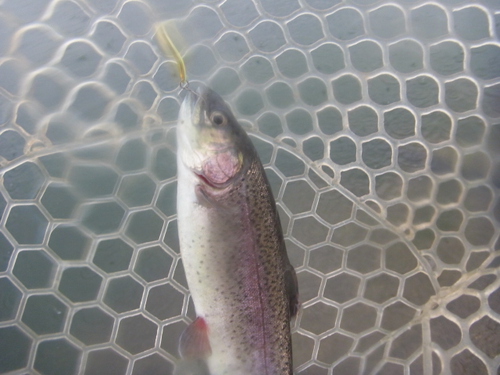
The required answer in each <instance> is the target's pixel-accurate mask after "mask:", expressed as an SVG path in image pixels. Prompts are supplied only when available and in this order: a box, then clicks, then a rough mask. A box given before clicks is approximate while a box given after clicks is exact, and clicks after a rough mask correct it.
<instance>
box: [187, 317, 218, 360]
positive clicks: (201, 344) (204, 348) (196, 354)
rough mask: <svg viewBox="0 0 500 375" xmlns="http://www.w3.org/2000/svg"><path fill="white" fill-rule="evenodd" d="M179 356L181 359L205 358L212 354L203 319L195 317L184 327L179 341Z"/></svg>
mask: <svg viewBox="0 0 500 375" xmlns="http://www.w3.org/2000/svg"><path fill="white" fill-rule="evenodd" d="M179 354H180V355H181V357H182V358H206V357H208V356H209V355H210V354H212V349H211V348H210V341H209V340H208V326H207V322H206V321H205V319H203V318H201V317H197V318H196V319H195V320H194V321H193V322H192V323H191V324H190V325H188V326H187V327H186V329H185V330H184V332H183V333H182V335H181V338H180V340H179Z"/></svg>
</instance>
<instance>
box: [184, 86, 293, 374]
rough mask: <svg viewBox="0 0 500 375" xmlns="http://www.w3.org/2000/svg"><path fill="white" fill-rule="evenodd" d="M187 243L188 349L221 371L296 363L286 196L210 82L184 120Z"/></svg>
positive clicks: (187, 102)
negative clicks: (274, 188)
mask: <svg viewBox="0 0 500 375" xmlns="http://www.w3.org/2000/svg"><path fill="white" fill-rule="evenodd" d="M177 170H178V182H177V183H178V187H177V191H178V193H177V215H178V216H177V220H178V231H179V244H180V251H181V257H182V262H183V265H184V270H185V274H186V279H187V283H188V287H189V291H190V293H191V298H192V300H193V304H194V308H195V311H196V319H195V320H194V321H193V322H192V323H191V324H190V325H189V326H188V327H187V328H186V329H185V331H184V332H183V333H182V335H181V337H180V340H179V352H180V354H181V357H182V358H188V359H189V358H193V359H196V360H200V359H202V360H203V361H204V362H205V363H206V365H207V367H208V369H209V371H210V374H211V375H287V374H292V373H293V364H292V343H291V328H290V321H291V319H292V317H294V316H295V314H296V313H297V310H298V308H299V297H298V284H297V277H296V274H295V270H294V268H293V266H292V264H291V263H290V260H289V258H288V255H287V252H286V247H285V241H284V237H283V231H282V228H281V224H280V219H279V215H278V211H277V208H276V202H275V200H274V198H273V195H272V192H271V188H270V184H269V182H268V180H267V177H266V174H265V171H264V168H263V166H262V163H261V161H260V159H259V157H258V154H257V151H256V149H255V147H254V146H253V144H252V142H251V140H250V138H249V136H248V135H247V133H246V132H245V130H244V129H243V128H242V127H241V125H240V124H239V123H238V121H237V119H236V118H235V116H234V114H233V113H232V111H231V109H230V107H229V106H228V104H227V103H226V102H225V101H224V100H223V99H222V97H221V96H220V95H219V94H217V93H216V92H215V91H213V90H212V89H210V88H209V87H205V86H202V87H200V88H198V90H197V91H196V92H195V91H192V90H187V95H186V97H185V98H184V100H183V102H182V104H181V107H180V110H179V122H178V128H177Z"/></svg>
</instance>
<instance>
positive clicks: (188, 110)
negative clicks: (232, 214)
mask: <svg viewBox="0 0 500 375" xmlns="http://www.w3.org/2000/svg"><path fill="white" fill-rule="evenodd" d="M177 147H178V158H180V160H181V162H182V163H183V164H184V165H185V166H186V167H187V168H188V169H190V170H191V171H192V172H193V173H195V174H196V175H197V176H198V177H199V178H200V180H202V181H203V182H204V183H205V184H206V185H209V186H211V187H213V188H224V187H226V186H227V185H229V184H231V182H232V181H234V179H235V178H236V177H237V176H239V175H241V173H242V171H243V170H244V169H245V167H246V165H247V164H248V162H247V159H248V157H247V156H248V155H249V154H251V153H252V150H253V148H252V146H251V142H250V140H249V139H248V136H247V134H246V133H245V131H244V130H243V128H242V127H241V126H240V124H239V123H238V121H237V120H236V118H235V117H234V115H233V113H232V111H231V109H230V108H229V106H228V105H227V103H226V102H225V101H224V99H222V98H221V96H220V95H219V94H217V93H216V92H215V91H213V90H212V89H210V88H208V87H201V88H199V89H198V90H197V91H196V92H194V91H190V90H188V91H187V96H186V97H185V99H184V101H183V102H182V105H181V108H180V112H179V126H178V129H177Z"/></svg>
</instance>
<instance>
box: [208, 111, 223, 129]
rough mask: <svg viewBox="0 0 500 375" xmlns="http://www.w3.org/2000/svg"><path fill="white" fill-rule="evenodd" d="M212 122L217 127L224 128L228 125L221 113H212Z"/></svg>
mask: <svg viewBox="0 0 500 375" xmlns="http://www.w3.org/2000/svg"><path fill="white" fill-rule="evenodd" d="M210 120H211V121H212V123H214V124H215V125H217V126H222V125H226V124H227V118H226V116H225V115H224V114H223V113H222V112H219V111H214V112H212V114H211V115H210Z"/></svg>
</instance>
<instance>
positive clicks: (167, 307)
mask: <svg viewBox="0 0 500 375" xmlns="http://www.w3.org/2000/svg"><path fill="white" fill-rule="evenodd" d="M168 19H172V20H176V22H177V25H178V28H179V31H180V33H181V34H182V35H183V37H184V38H185V47H186V48H185V49H184V50H183V51H182V52H183V53H184V54H185V57H186V63H187V68H188V75H189V78H190V80H191V82H192V84H195V85H196V83H197V82H203V83H205V84H208V85H209V86H211V87H212V88H214V89H215V90H216V91H218V92H219V93H220V94H221V95H222V96H223V97H224V98H225V99H226V100H227V101H228V102H229V103H230V105H231V106H232V108H233V110H234V112H235V115H236V116H237V117H238V118H239V119H241V123H242V124H243V125H244V127H245V128H246V130H247V131H248V132H249V134H250V135H251V138H252V140H253V141H254V143H255V145H256V147H257V149H258V151H259V154H260V156H261V159H262V162H263V164H264V165H265V167H266V172H267V173H268V176H269V179H270V181H271V184H272V188H273V192H274V194H275V197H276V200H277V203H278V208H279V212H280V215H281V218H282V223H283V227H284V231H285V234H286V242H287V245H288V246H287V247H288V252H289V255H290V258H291V261H292V263H293V264H294V266H295V267H296V270H297V274H298V278H299V286H300V298H301V302H302V309H301V310H300V312H299V314H298V317H297V318H296V320H295V321H294V323H293V324H294V325H293V332H294V333H293V347H294V367H295V372H296V373H297V374H357V373H359V374H376V373H377V374H412V375H414V374H450V373H452V374H472V373H477V374H496V373H497V372H498V368H499V365H500V356H499V355H500V335H499V334H498V332H499V330H500V280H499V278H498V267H499V265H500V256H499V250H500V240H499V233H500V201H499V191H500V190H499V189H500V124H499V122H500V120H499V118H500V44H499V41H498V39H499V36H500V29H499V26H498V25H500V4H499V3H498V1H496V0H482V1H476V0H473V1H469V0H467V1H466V0H442V1H426V2H422V1H417V0H403V1H400V2H397V3H395V2H385V1H382V0H344V1H340V0H287V1H273V0H225V1H222V0H213V1H206V2H199V1H194V0H149V1H137V0H136V1H134V0H37V1H32V0H3V1H0V35H1V37H0V163H1V169H0V182H1V183H0V373H16V374H17V373H18V374H26V373H30V374H76V373H81V374H104V373H105V374H170V373H173V371H174V369H175V366H176V363H177V357H178V353H177V341H178V338H179V335H180V333H181V332H182V330H183V329H184V328H185V327H186V326H187V324H188V323H189V322H190V321H191V320H192V319H193V318H194V311H193V306H192V303H191V301H190V298H189V291H188V288H187V284H186V280H185V276H184V271H183V267H182V260H181V258H180V254H179V245H178V238H177V222H176V207H175V195H176V164H175V122H176V119H177V114H178V110H179V105H180V100H181V99H180V96H179V90H178V82H179V78H178V73H177V70H176V69H177V68H176V65H175V63H174V61H172V60H169V59H168V58H166V57H164V56H163V55H162V53H161V50H160V48H159V47H158V45H157V44H156V42H155V40H154V33H155V30H154V24H155V22H157V21H163V20H168Z"/></svg>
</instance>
